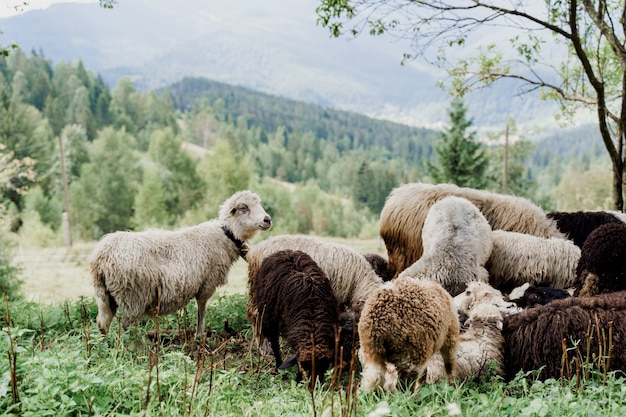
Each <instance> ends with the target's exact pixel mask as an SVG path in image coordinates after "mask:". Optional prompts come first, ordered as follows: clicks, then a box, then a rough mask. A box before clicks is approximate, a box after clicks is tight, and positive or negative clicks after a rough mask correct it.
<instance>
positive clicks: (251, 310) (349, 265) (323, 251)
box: [246, 235, 383, 343]
mask: <svg viewBox="0 0 626 417" xmlns="http://www.w3.org/2000/svg"><path fill="white" fill-rule="evenodd" d="M286 249H292V250H301V251H302V252H305V253H307V254H308V255H309V256H310V257H311V258H313V260H314V261H315V263H317V265H318V266H319V267H320V268H321V269H322V271H324V273H325V274H326V276H327V277H328V279H329V280H330V285H331V286H332V288H333V291H334V293H335V297H336V298H337V302H338V303H339V306H340V310H341V311H344V310H347V309H350V310H359V309H360V308H361V306H362V305H363V303H364V302H365V299H366V298H367V296H368V295H369V294H370V293H371V292H372V291H374V290H375V289H376V288H378V287H379V286H381V285H382V284H383V280H382V278H380V277H379V276H378V275H376V273H375V272H374V270H373V269H372V266H371V265H370V264H369V263H368V262H367V260H366V259H365V257H364V256H363V255H362V254H361V253H360V252H357V251H356V250H353V249H351V248H349V247H347V246H344V245H340V244H336V243H331V242H326V241H323V240H321V239H318V238H315V237H311V236H304V235H279V236H273V237H270V238H268V239H266V240H264V241H262V242H259V243H257V244H256V245H253V246H251V247H250V250H249V251H248V254H247V256H246V260H247V261H248V288H252V286H253V283H254V281H255V279H256V276H257V275H258V271H259V268H260V266H261V263H262V262H263V259H265V258H266V257H268V256H269V255H271V254H273V253H275V252H278V251H281V250H286ZM252 295H253V294H252V292H251V291H249V292H248V304H247V306H246V315H247V318H248V320H249V321H250V323H251V324H252V328H253V329H254V333H255V337H256V339H257V341H258V342H260V343H261V342H262V338H261V337H259V336H260V335H259V332H258V330H259V329H257V325H256V324H257V313H258V311H257V307H256V304H255V303H254V299H253V297H252Z"/></svg>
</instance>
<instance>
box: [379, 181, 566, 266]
mask: <svg viewBox="0 0 626 417" xmlns="http://www.w3.org/2000/svg"><path fill="white" fill-rule="evenodd" d="M449 195H456V196H458V197H464V198H467V199H468V200H469V201H471V202H472V203H473V204H474V205H476V207H478V209H479V210H480V211H481V212H482V213H483V215H484V216H485V218H486V219H487V221H488V222H489V224H490V225H491V228H492V229H494V230H495V229H502V230H509V231H514V232H521V233H528V234H532V235H536V236H541V237H561V238H564V235H563V234H562V233H561V232H560V231H559V230H558V229H557V227H556V223H555V221H554V220H551V219H548V218H547V217H546V214H545V212H544V211H543V210H541V208H539V207H538V206H536V205H535V204H533V203H532V202H530V201H529V200H526V199H524V198H520V197H514V196H510V195H503V194H496V193H491V192H488V191H482V190H474V189H471V188H460V187H457V186H456V185H453V184H438V185H431V184H424V183H412V184H404V185H402V186H400V187H397V188H395V189H393V190H392V191H391V193H390V194H389V195H388V196H387V200H386V201H385V205H384V207H383V209H382V211H381V214H380V236H381V237H382V239H383V241H384V242H385V246H386V247H387V260H388V262H389V271H390V273H391V274H392V276H393V277H396V276H397V275H398V274H399V273H400V272H402V271H403V270H404V269H406V268H408V267H409V266H410V265H411V264H413V263H414V262H415V261H417V260H418V259H419V258H420V257H421V256H422V252H423V249H422V240H421V238H422V225H423V224H424V219H425V218H426V214H427V213H428V209H429V208H430V206H432V205H433V204H434V203H435V202H437V201H438V200H441V199H442V198H444V197H446V196H449Z"/></svg>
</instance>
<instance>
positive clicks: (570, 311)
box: [502, 291, 626, 380]
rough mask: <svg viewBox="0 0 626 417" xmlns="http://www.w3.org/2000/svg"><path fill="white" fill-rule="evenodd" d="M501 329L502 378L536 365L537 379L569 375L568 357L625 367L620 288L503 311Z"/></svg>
mask: <svg viewBox="0 0 626 417" xmlns="http://www.w3.org/2000/svg"><path fill="white" fill-rule="evenodd" d="M502 335H503V336H504V368H505V378H506V379H507V380H511V379H513V378H514V377H515V375H516V374H517V373H518V372H519V371H524V372H528V371H532V370H538V369H540V368H541V367H543V369H542V370H541V372H540V373H539V379H542V380H545V379H547V378H560V377H561V376H563V377H565V378H571V377H572V376H574V375H575V374H576V371H577V369H576V366H577V365H576V362H575V361H574V358H577V359H580V360H581V361H582V363H585V362H589V363H591V362H593V361H594V360H599V361H603V362H604V361H605V363H606V364H608V370H622V371H626V291H620V292H614V293H610V294H601V295H597V296H594V297H569V298H565V299H562V300H555V301H552V302H551V303H548V304H546V305H543V306H537V307H536V308H531V309H527V310H524V311H522V312H521V313H518V314H512V315H509V316H506V317H505V318H504V328H503V330H502ZM609 342H610V343H609ZM564 348H565V349H564ZM587 349H589V350H587ZM609 349H612V350H609ZM609 352H610V358H608V359H607V357H608V356H609ZM564 353H567V358H566V359H567V360H566V361H562V360H563V358H564ZM562 364H563V365H562ZM579 366H580V365H579ZM593 366H594V367H595V369H599V368H600V367H599V365H598V363H595V364H594V365H593Z"/></svg>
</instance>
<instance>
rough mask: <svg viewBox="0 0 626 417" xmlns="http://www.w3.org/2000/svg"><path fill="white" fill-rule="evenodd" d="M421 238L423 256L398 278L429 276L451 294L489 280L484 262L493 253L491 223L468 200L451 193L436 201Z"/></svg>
mask: <svg viewBox="0 0 626 417" xmlns="http://www.w3.org/2000/svg"><path fill="white" fill-rule="evenodd" d="M422 242H423V246H424V254H423V256H422V257H421V258H420V259H418V260H417V261H416V262H415V263H413V264H412V265H411V266H409V267H408V268H407V269H405V270H404V271H402V273H401V274H400V275H398V277H399V278H403V277H411V278H417V279H430V280H432V281H435V282H438V283H439V284H441V285H442V286H443V288H445V289H446V291H448V292H449V293H450V294H451V295H452V296H455V295H457V294H459V293H460V292H462V291H463V290H465V288H466V287H467V284H468V283H469V282H472V281H482V282H487V281H488V279H489V276H488V273H487V270H486V269H485V263H486V262H487V260H488V259H489V255H490V253H491V246H492V237H491V227H490V226H489V223H487V220H486V219H485V216H483V214H482V213H481V212H480V210H478V208H477V207H476V206H475V205H474V204H472V203H471V202H470V201H469V200H467V199H465V198H462V197H456V196H448V197H445V198H443V199H441V200H439V201H437V202H436V203H434V204H433V205H432V206H431V208H430V209H429V210H428V214H427V215H426V219H425V220H424V227H423V228H422Z"/></svg>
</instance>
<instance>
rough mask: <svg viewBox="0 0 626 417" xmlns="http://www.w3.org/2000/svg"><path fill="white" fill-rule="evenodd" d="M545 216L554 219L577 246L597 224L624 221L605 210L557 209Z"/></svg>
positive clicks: (583, 241) (581, 244) (581, 243)
mask: <svg viewBox="0 0 626 417" xmlns="http://www.w3.org/2000/svg"><path fill="white" fill-rule="evenodd" d="M547 216H548V217H549V218H551V219H554V220H555V221H556V226H557V227H558V229H559V230H560V231H561V232H562V233H563V234H564V235H565V236H567V238H568V239H569V240H571V241H573V242H574V244H575V245H576V246H578V247H579V248H582V247H583V244H584V243H585V240H586V239H587V237H589V234H591V232H593V231H594V230H595V229H596V228H598V227H599V226H602V225H603V224H609V223H621V224H623V223H624V222H623V221H622V220H621V219H620V218H618V217H616V216H615V215H614V214H612V213H610V212H607V211H602V210H599V211H575V212H564V211H557V212H551V213H548V214H547Z"/></svg>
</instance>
